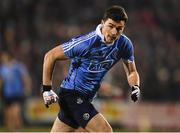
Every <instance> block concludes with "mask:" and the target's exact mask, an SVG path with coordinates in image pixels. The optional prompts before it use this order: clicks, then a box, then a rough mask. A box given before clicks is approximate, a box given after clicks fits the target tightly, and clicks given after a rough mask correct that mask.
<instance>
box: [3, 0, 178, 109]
mask: <svg viewBox="0 0 180 133" xmlns="http://www.w3.org/2000/svg"><path fill="white" fill-rule="evenodd" d="M114 4H118V5H121V6H123V7H124V8H125V10H126V11H127V14H128V16H129V21H128V23H127V26H126V28H125V31H124V32H125V34H126V35H127V36H128V37H129V38H130V39H131V40H132V42H133V44H134V47H135V60H136V65H137V69H138V71H139V74H140V78H141V90H142V95H141V103H142V104H143V103H146V102H147V103H152V104H153V105H154V103H163V104H164V103H165V105H166V103H168V104H169V103H173V105H174V104H175V103H179V101H180V61H179V60H180V38H179V35H180V26H179V24H180V15H179V12H180V1H179V0H138V1H137V0H0V51H4V50H6V49H9V50H10V51H11V52H12V53H13V54H14V56H15V58H16V59H17V60H19V61H21V62H23V63H24V64H25V66H26V67H27V69H28V71H29V73H30V76H31V79H32V92H31V96H32V97H36V98H37V97H38V98H41V93H40V87H41V78H42V63H43V56H44V54H45V52H47V51H48V50H50V49H51V48H53V47H55V46H56V45H59V44H61V43H63V42H65V41H67V40H68V39H70V38H71V37H73V36H76V35H80V34H84V33H87V32H89V31H91V30H94V29H95V28H96V26H97V25H98V24H99V23H100V22H101V18H102V15H103V13H104V10H105V9H106V8H107V7H109V6H110V5H114ZM68 64H69V61H65V62H64V61H63V62H57V64H56V67H55V70H54V73H56V74H55V75H54V77H53V79H54V80H53V82H54V83H53V86H54V88H57V87H58V86H59V84H60V82H61V81H62V79H63V78H64V77H65V75H66V73H67V70H68ZM129 91H130V88H129V86H128V84H127V81H126V77H125V73H124V70H123V69H122V64H121V62H120V63H119V64H117V65H116V66H115V67H114V68H113V69H112V70H111V71H110V72H109V73H108V75H107V76H106V77H105V80H104V82H103V84H102V87H101V90H100V93H99V97H98V98H99V99H109V98H112V99H116V100H117V99H118V100H120V101H121V102H127V101H129ZM31 96H30V97H29V98H32V97H31ZM173 107H174V106H173ZM178 107H179V106H178ZM154 109H155V108H154Z"/></svg>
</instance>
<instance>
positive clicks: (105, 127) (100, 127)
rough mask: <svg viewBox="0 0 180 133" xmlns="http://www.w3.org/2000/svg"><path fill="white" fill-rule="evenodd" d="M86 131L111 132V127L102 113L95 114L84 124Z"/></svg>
mask: <svg viewBox="0 0 180 133" xmlns="http://www.w3.org/2000/svg"><path fill="white" fill-rule="evenodd" d="M85 129H86V130H87V131H88V132H112V128H111V126H110V124H109V123H108V122H107V120H106V119H105V118H104V117H103V115H102V114H100V113H98V114H97V115H95V116H94V117H93V118H92V119H91V120H90V121H89V122H88V124H87V125H86V127H85Z"/></svg>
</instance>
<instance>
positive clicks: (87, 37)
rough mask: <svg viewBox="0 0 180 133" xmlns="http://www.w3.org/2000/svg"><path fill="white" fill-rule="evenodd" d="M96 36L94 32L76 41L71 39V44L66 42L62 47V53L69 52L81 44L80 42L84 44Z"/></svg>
mask: <svg viewBox="0 0 180 133" xmlns="http://www.w3.org/2000/svg"><path fill="white" fill-rule="evenodd" d="M95 36H96V34H94V32H92V33H90V34H88V35H86V36H82V37H80V38H78V39H72V42H67V43H64V44H63V45H62V47H63V49H64V52H67V51H69V50H70V49H72V48H73V47H75V46H76V45H78V44H80V43H82V42H85V41H87V40H89V39H91V38H93V37H95Z"/></svg>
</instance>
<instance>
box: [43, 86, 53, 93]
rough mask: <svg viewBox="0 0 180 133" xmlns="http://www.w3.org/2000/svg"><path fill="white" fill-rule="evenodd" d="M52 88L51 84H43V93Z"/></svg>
mask: <svg viewBox="0 0 180 133" xmlns="http://www.w3.org/2000/svg"><path fill="white" fill-rule="evenodd" d="M51 89H52V86H51V85H42V93H43V92H45V91H50V90H51Z"/></svg>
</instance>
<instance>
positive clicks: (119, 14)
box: [103, 5, 128, 23]
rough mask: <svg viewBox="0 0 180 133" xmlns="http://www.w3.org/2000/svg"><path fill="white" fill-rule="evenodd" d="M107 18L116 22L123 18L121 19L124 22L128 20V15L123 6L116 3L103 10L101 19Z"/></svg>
mask: <svg viewBox="0 0 180 133" xmlns="http://www.w3.org/2000/svg"><path fill="white" fill-rule="evenodd" d="M108 18H110V19H112V20H114V21H116V22H117V21H121V20H123V21H125V23H126V22H127V20H128V16H127V14H126V11H125V10H124V8H123V7H121V6H117V5H114V6H111V7H109V8H108V9H107V10H106V11H105V13H104V16H103V20H104V21H105V20H107V19H108Z"/></svg>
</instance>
